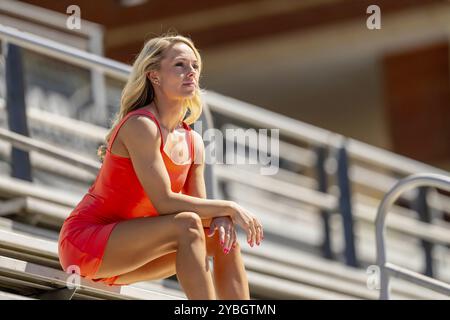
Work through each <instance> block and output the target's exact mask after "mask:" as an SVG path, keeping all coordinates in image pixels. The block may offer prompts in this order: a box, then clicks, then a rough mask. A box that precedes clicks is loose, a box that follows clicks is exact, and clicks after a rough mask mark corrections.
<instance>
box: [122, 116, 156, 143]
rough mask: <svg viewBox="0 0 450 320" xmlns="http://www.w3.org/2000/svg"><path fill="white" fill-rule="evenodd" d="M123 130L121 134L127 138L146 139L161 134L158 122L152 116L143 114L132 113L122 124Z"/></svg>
mask: <svg viewBox="0 0 450 320" xmlns="http://www.w3.org/2000/svg"><path fill="white" fill-rule="evenodd" d="M121 131H122V132H121V133H122V134H121V136H122V137H123V138H125V140H127V139H131V140H141V139H144V140H146V139H147V138H151V137H153V138H158V136H159V129H158V125H157V124H156V122H155V121H154V120H153V119H152V118H151V117H148V116H145V115H142V114H133V115H131V116H130V117H129V118H128V119H127V121H125V123H124V124H123V125H122V128H121ZM136 138H138V139H136Z"/></svg>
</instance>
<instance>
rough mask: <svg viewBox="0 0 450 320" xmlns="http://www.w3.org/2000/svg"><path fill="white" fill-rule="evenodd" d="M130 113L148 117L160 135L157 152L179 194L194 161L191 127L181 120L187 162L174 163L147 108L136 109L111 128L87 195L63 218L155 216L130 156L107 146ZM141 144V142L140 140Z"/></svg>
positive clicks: (106, 220) (106, 219)
mask: <svg viewBox="0 0 450 320" xmlns="http://www.w3.org/2000/svg"><path fill="white" fill-rule="evenodd" d="M133 115H143V116H147V117H149V118H150V119H152V120H153V121H154V122H155V123H156V125H157V126H158V130H159V133H160V135H161V146H160V152H161V155H162V158H163V160H164V164H165V167H166V169H167V172H168V174H169V177H170V183H171V189H172V191H173V192H176V193H180V192H181V191H182V189H183V186H184V184H185V182H186V178H187V175H188V172H189V169H190V167H191V165H192V164H193V162H194V143H193V135H192V129H191V127H189V126H188V125H187V124H186V123H185V122H184V121H183V122H182V124H183V127H184V128H185V129H186V134H187V141H188V144H189V155H190V162H189V163H185V164H177V163H175V162H174V161H173V160H172V159H171V158H170V157H169V156H168V155H167V154H166V152H165V151H164V138H163V135H162V131H161V127H160V125H159V123H158V120H157V119H156V117H155V116H154V115H153V114H152V113H151V112H150V111H148V110H145V109H137V110H134V111H131V112H130V113H128V114H127V115H126V116H125V117H124V118H123V119H122V120H121V121H120V122H119V124H118V125H117V126H116V128H115V129H114V130H113V133H112V135H111V138H110V140H109V143H108V145H107V150H106V154H105V157H104V159H103V164H102V166H101V168H100V171H99V173H98V175H97V177H96V179H95V181H94V183H93V184H92V185H91V187H90V188H89V190H88V192H87V194H86V195H85V196H84V197H83V199H82V200H81V201H80V203H79V204H78V205H77V206H76V208H75V209H74V210H73V211H72V213H71V214H70V216H69V217H68V219H67V220H71V219H72V218H75V217H78V218H82V219H83V220H90V221H92V222H95V223H101V224H107V223H111V222H115V221H121V220H126V219H132V218H138V217H148V216H157V215H158V212H157V211H156V209H155V207H154V206H153V204H152V202H151V200H150V199H149V197H148V196H147V194H146V193H145V191H144V189H143V188H142V185H141V183H140V182H139V179H138V177H137V176H136V173H135V171H134V168H133V164H132V161H131V159H130V158H127V157H122V156H119V155H115V154H113V153H111V146H112V144H113V142H114V140H115V138H116V136H117V134H118V132H119V129H120V127H121V126H122V125H123V124H124V123H125V121H126V120H127V119H128V118H129V117H131V116H133ZM143 143H145V141H143Z"/></svg>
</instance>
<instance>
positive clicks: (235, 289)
mask: <svg viewBox="0 0 450 320" xmlns="http://www.w3.org/2000/svg"><path fill="white" fill-rule="evenodd" d="M201 66H202V65H201V59H200V55H199V53H198V51H197V49H196V48H195V47H194V45H193V43H192V42H191V40H189V39H187V38H185V37H182V36H176V35H175V36H162V37H158V38H154V39H151V40H149V41H148V42H147V43H146V44H145V46H144V48H143V49H142V51H141V52H140V54H139V55H138V57H137V58H136V61H135V63H134V64H133V68H132V72H131V75H130V78H129V79H128V81H127V83H126V85H125V87H124V89H123V92H122V97H121V105H120V110H119V112H118V114H117V115H116V119H115V122H114V123H113V126H112V128H111V130H110V132H109V133H108V135H107V136H106V147H105V146H102V147H100V148H99V156H100V159H101V160H102V162H103V164H102V167H101V169H100V171H99V174H98V176H97V178H96V180H95V182H94V183H93V185H92V186H91V187H90V188H89V191H88V192H87V194H86V195H85V196H84V197H83V199H82V200H81V201H80V203H79V204H78V205H77V206H76V208H75V209H74V210H73V212H72V213H71V214H70V216H69V217H68V218H67V219H66V221H65V222H64V224H63V227H62V229H61V233H60V237H59V255H60V262H61V265H62V267H63V269H64V270H67V269H69V268H76V270H79V273H80V274H81V276H84V277H86V278H89V279H92V280H93V281H101V282H104V283H106V284H109V285H124V284H130V283H134V282H138V281H145V280H154V279H162V278H166V277H169V276H171V275H173V274H176V275H177V277H178V280H179V282H180V284H181V286H182V288H183V290H184V291H185V293H186V296H187V297H188V298H189V299H216V298H218V299H249V288H248V281H247V277H246V274H245V269H244V265H243V261H242V257H241V253H240V247H239V243H238V242H237V239H236V230H235V225H239V226H241V227H242V228H243V230H244V231H245V232H246V234H247V241H248V243H249V245H250V246H252V247H253V245H254V244H255V243H256V244H257V245H259V244H260V242H261V240H262V239H263V230H262V226H261V223H260V222H259V220H258V219H257V218H256V217H255V216H254V215H253V214H252V213H250V212H248V211H247V210H245V209H244V208H242V207H241V206H239V205H238V204H236V203H234V202H232V201H225V200H211V199H205V198H206V191H205V182H204V177H203V171H204V159H205V157H204V145H203V140H202V138H201V136H200V135H199V134H198V133H196V132H195V131H193V130H191V128H190V127H189V126H188V124H192V123H193V122H195V120H196V119H198V117H199V116H200V113H201V101H200V89H199V84H198V83H199V76H200V72H201ZM187 111H189V116H188V117H187V118H186V120H185V121H183V119H184V118H185V115H186V114H187ZM208 257H213V262H214V272H211V270H210V268H209V264H208Z"/></svg>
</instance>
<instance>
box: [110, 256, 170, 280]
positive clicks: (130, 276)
mask: <svg viewBox="0 0 450 320" xmlns="http://www.w3.org/2000/svg"><path fill="white" fill-rule="evenodd" d="M176 260H177V253H176V252H172V253H169V254H166V255H165V256H162V257H159V258H157V259H155V260H153V261H150V262H148V263H147V264H144V265H143V266H142V267H140V268H137V269H136V270H133V271H130V272H128V273H125V274H121V275H120V276H119V277H118V278H117V279H116V281H115V284H132V283H135V282H140V281H152V280H159V279H165V278H168V277H170V276H173V275H174V274H175V273H176V268H175V263H176Z"/></svg>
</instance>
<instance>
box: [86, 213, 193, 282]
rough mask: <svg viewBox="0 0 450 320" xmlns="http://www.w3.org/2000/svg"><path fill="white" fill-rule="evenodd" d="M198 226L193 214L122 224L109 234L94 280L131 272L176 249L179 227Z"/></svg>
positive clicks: (148, 218)
mask: <svg viewBox="0 0 450 320" xmlns="http://www.w3.org/2000/svg"><path fill="white" fill-rule="evenodd" d="M187 224H196V225H197V224H199V225H200V228H201V220H200V219H199V218H198V216H197V215H196V214H195V213H191V212H182V213H179V214H174V215H163V216H157V217H145V218H136V219H130V220H126V221H122V222H120V223H118V224H117V226H116V227H115V228H114V229H113V231H112V232H111V234H110V236H109V239H108V242H107V244H106V248H105V251H104V254H103V258H102V263H101V265H100V267H99V269H98V270H97V272H96V275H95V278H107V277H113V276H116V275H121V274H125V273H128V272H131V271H134V270H136V269H138V268H140V267H142V266H144V265H145V264H147V263H149V262H151V261H153V260H155V259H157V258H160V257H162V256H164V255H167V254H169V253H171V252H173V251H175V250H176V249H177V244H178V239H179V237H180V232H181V231H180V225H187Z"/></svg>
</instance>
